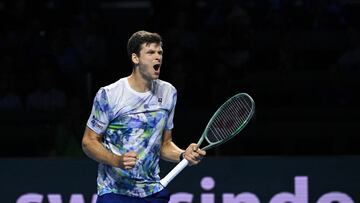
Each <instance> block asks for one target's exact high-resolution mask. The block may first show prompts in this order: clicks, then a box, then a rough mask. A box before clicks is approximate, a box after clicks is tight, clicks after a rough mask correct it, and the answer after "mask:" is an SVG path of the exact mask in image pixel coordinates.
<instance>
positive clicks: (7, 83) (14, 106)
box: [0, 64, 23, 112]
mask: <svg viewBox="0 0 360 203" xmlns="http://www.w3.org/2000/svg"><path fill="white" fill-rule="evenodd" d="M3 65H4V64H1V66H2V67H4V66H3ZM15 81H16V80H15V75H14V74H13V73H11V72H6V71H4V70H2V73H1V75H0V111H1V112H14V111H21V110H23V103H22V101H21V97H20V95H19V94H18V93H17V92H16V90H15Z"/></svg>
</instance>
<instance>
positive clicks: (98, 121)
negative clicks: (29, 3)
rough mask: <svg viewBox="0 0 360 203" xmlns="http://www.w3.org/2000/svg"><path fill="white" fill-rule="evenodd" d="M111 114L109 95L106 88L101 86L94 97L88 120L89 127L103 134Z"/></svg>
mask: <svg viewBox="0 0 360 203" xmlns="http://www.w3.org/2000/svg"><path fill="white" fill-rule="evenodd" d="M111 115H112V114H111V108H110V105H109V99H108V95H107V93H106V90H105V89H103V88H101V89H100V90H99V91H98V92H97V93H96V96H95V98H94V102H93V106H92V110H91V114H90V117H89V119H88V121H87V127H89V128H90V129H91V130H93V131H94V132H96V133H97V134H99V135H101V134H103V133H104V132H105V130H106V128H107V126H108V124H109V121H110V120H111V118H110V117H111Z"/></svg>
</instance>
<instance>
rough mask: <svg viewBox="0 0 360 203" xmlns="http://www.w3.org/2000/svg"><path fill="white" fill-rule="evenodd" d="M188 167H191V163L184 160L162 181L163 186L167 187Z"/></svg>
mask: <svg viewBox="0 0 360 203" xmlns="http://www.w3.org/2000/svg"><path fill="white" fill-rule="evenodd" d="M187 165H189V161H188V160H186V159H183V160H182V161H180V163H178V164H177V165H176V166H175V168H173V169H172V170H171V171H170V172H169V173H168V174H167V175H166V176H165V177H164V178H163V179H161V180H160V183H161V185H162V186H164V187H166V186H167V185H168V184H169V183H170V181H172V179H174V178H175V177H176V176H177V175H178V174H179V173H180V172H181V171H182V170H183V169H184V168H185V167H186V166H187Z"/></svg>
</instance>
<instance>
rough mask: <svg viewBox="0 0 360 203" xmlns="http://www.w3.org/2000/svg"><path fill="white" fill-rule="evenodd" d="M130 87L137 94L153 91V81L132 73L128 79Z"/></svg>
mask: <svg viewBox="0 0 360 203" xmlns="http://www.w3.org/2000/svg"><path fill="white" fill-rule="evenodd" d="M128 82H129V85H130V87H131V88H132V89H133V90H135V91H137V92H147V91H149V90H151V84H152V82H151V81H148V80H145V79H144V78H142V77H141V76H140V75H139V74H136V73H134V72H133V73H131V75H130V76H129V77H128Z"/></svg>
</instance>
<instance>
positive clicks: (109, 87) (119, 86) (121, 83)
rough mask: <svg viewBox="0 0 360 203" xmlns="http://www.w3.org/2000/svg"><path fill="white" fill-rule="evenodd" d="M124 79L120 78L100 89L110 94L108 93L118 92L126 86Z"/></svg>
mask: <svg viewBox="0 0 360 203" xmlns="http://www.w3.org/2000/svg"><path fill="white" fill-rule="evenodd" d="M125 80H126V78H121V79H119V80H118V81H116V82H114V83H111V84H109V85H107V86H104V87H102V88H100V89H103V90H105V91H106V92H108V93H110V92H116V91H118V90H119V89H122V88H124V86H125V85H126V83H125V82H126V81H125Z"/></svg>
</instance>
